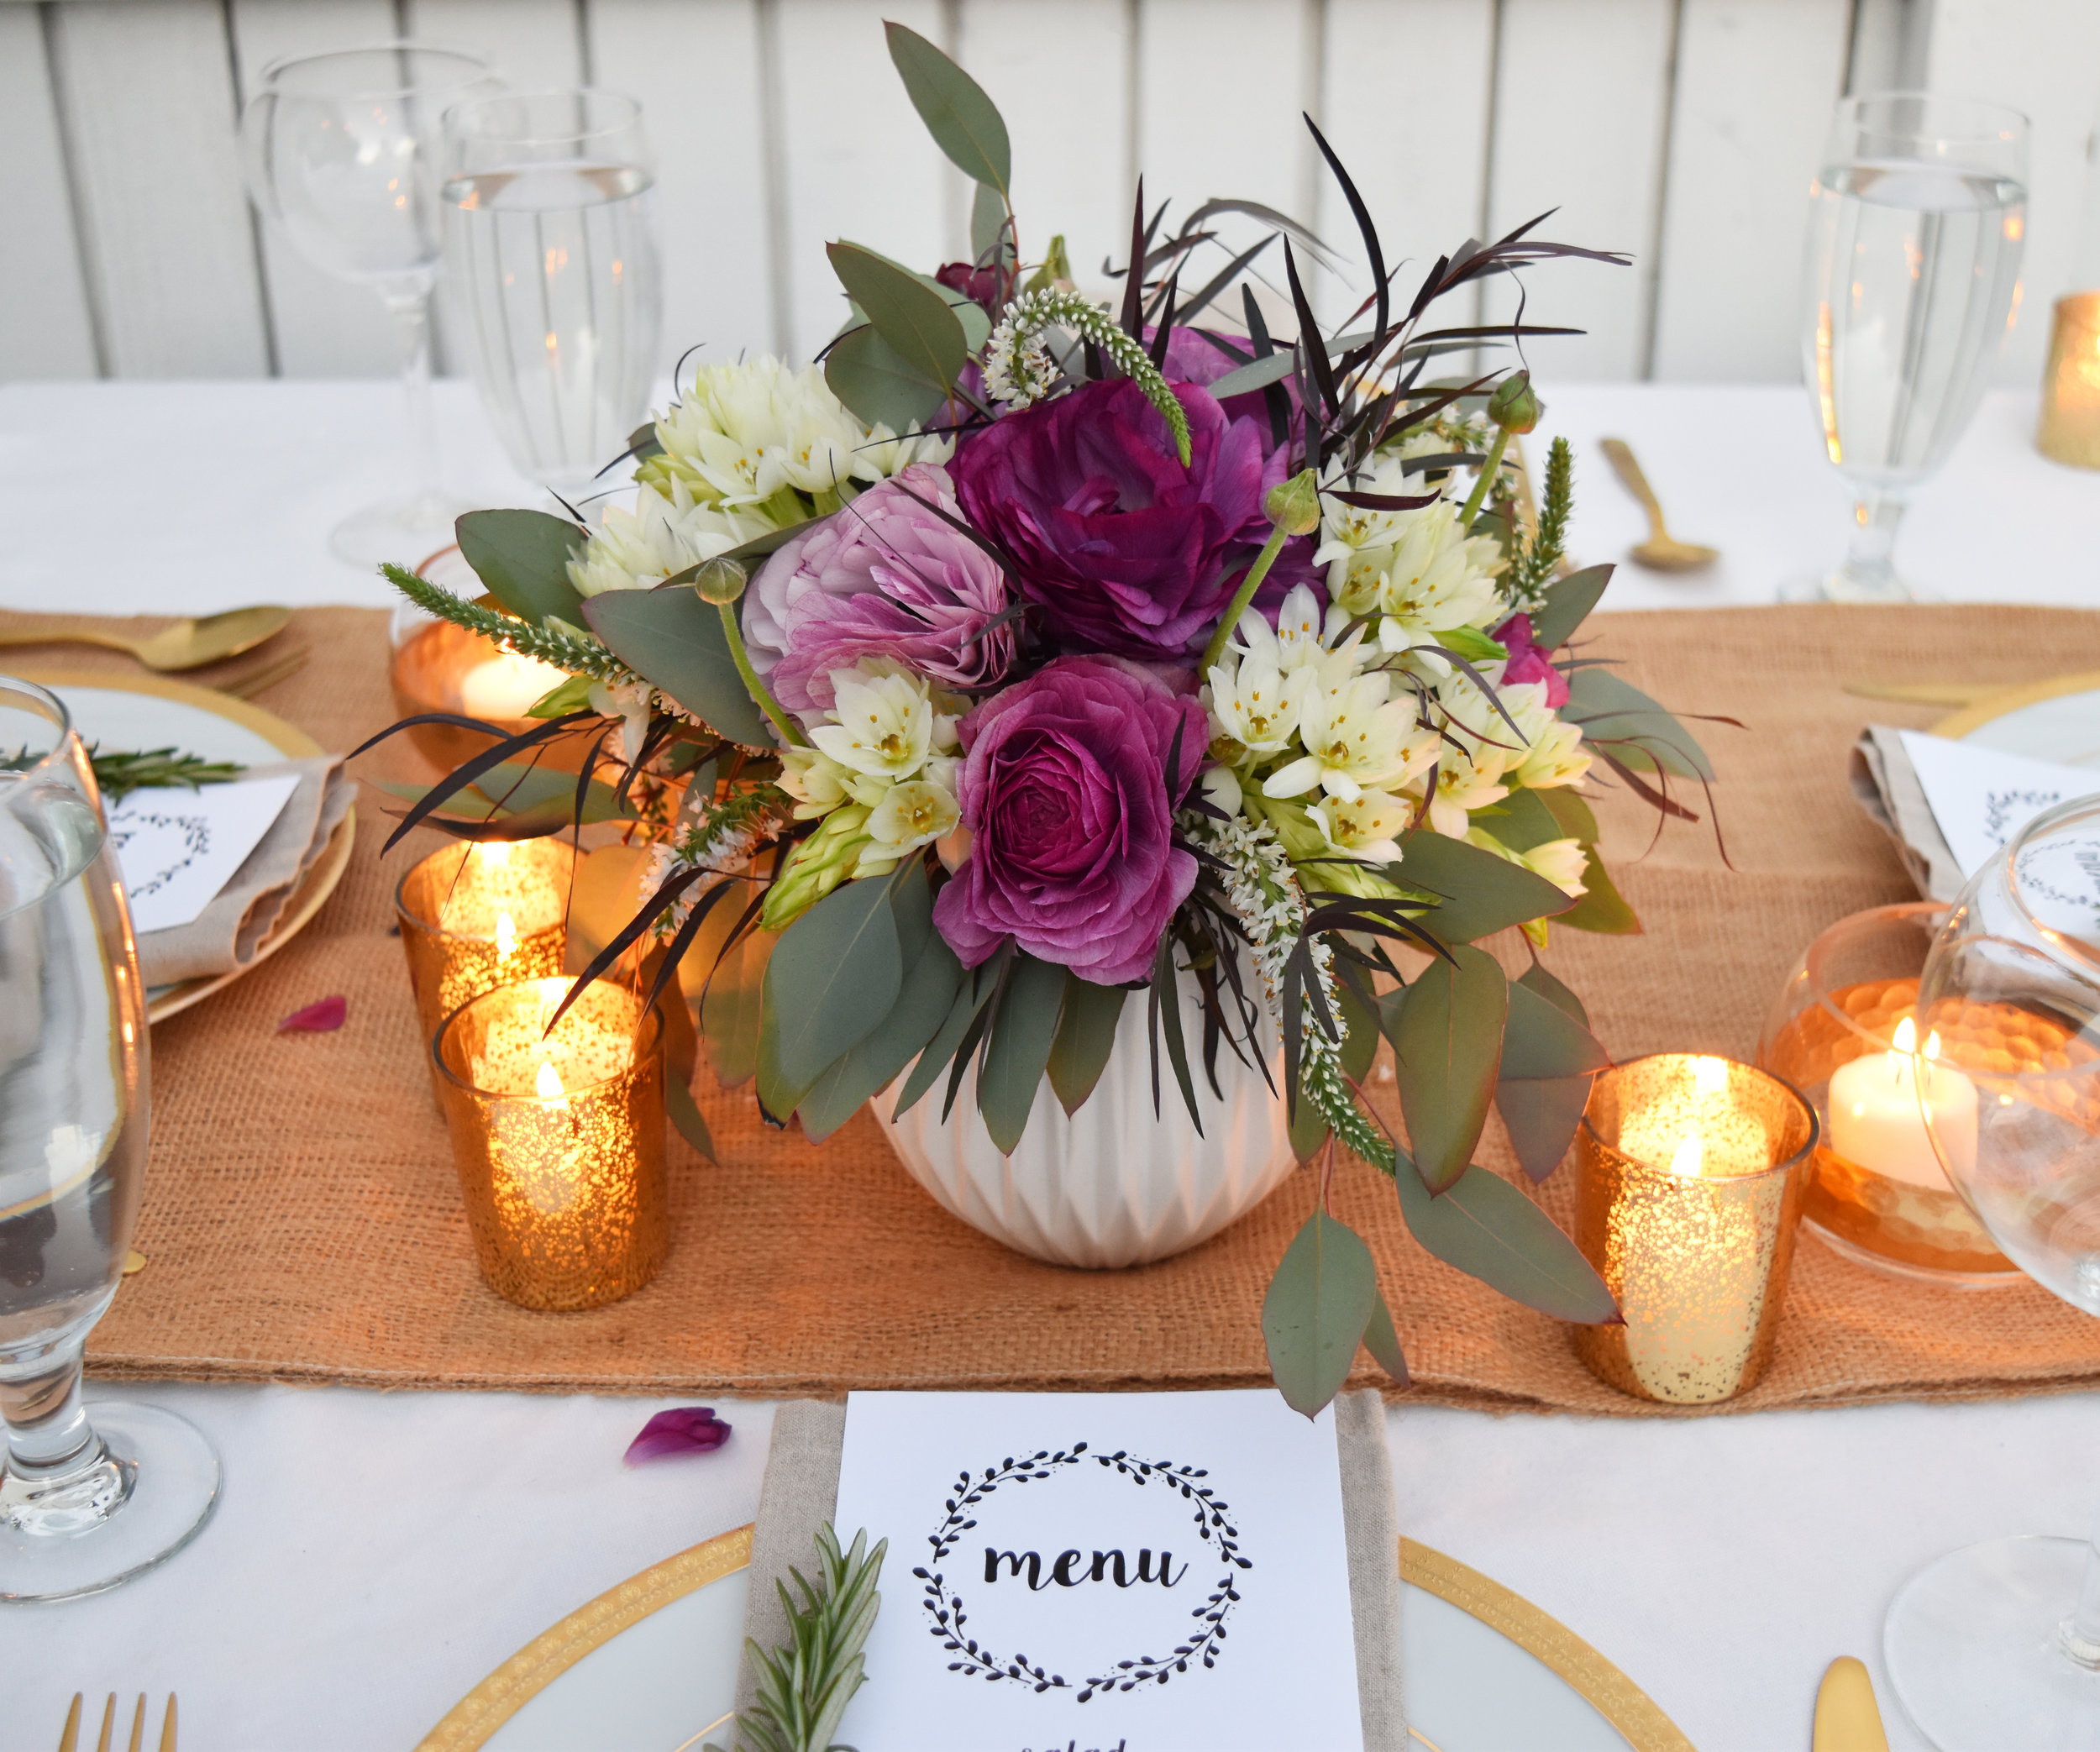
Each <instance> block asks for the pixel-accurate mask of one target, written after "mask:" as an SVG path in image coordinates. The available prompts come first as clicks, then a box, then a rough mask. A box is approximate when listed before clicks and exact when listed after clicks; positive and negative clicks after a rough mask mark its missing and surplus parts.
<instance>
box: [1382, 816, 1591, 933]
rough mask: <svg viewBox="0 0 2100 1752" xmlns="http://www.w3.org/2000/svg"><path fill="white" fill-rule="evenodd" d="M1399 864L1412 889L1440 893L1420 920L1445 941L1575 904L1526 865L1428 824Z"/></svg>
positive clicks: (1410, 840)
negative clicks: (1511, 861) (1470, 844)
mask: <svg viewBox="0 0 2100 1752" xmlns="http://www.w3.org/2000/svg"><path fill="white" fill-rule="evenodd" d="M1401 863H1402V866H1403V874H1404V877H1405V879H1406V880H1407V882H1408V884H1409V885H1410V887H1414V888H1419V889H1425V890H1426V891H1427V892H1429V893H1431V894H1436V895H1437V896H1439V897H1440V898H1439V900H1438V902H1437V905H1436V910H1434V911H1431V912H1429V913H1427V914H1425V915H1423V917H1422V920H1421V923H1422V924H1423V925H1424V926H1426V927H1427V928H1428V929H1429V930H1431V931H1434V932H1435V933H1436V935H1437V936H1440V937H1441V938H1442V939H1443V940H1444V941H1445V942H1447V943H1470V942H1474V941H1475V940H1476V939H1478V938H1480V937H1483V936H1488V935H1489V934H1491V933H1492V932H1494V931H1501V930H1504V929H1505V928H1507V927H1508V926H1511V925H1521V924H1523V923H1525V921H1528V920H1531V919H1537V918H1545V917H1549V916H1551V915H1556V914H1559V913H1564V912H1566V911H1567V910H1568V909H1569V908H1570V907H1572V905H1574V904H1575V902H1574V901H1573V900H1572V899H1571V898H1570V897H1569V896H1568V895H1567V894H1563V893H1562V891H1561V890H1560V889H1558V888H1557V887H1555V886H1554V884H1551V883H1550V882H1548V881H1547V880H1546V879H1545V878H1544V877H1543V876H1541V875H1538V874H1536V873H1534V872H1532V871H1530V870H1527V869H1526V868H1525V867H1524V866H1523V865H1522V864H1515V863H1510V862H1509V859H1508V858H1501V857H1498V856H1497V855H1496V854H1495V853H1494V852H1489V851H1486V850H1484V849H1483V848H1482V847H1478V846H1469V845H1467V843H1466V842H1465V841H1463V840H1455V839H1452V838H1451V837H1449V836H1448V835H1446V834H1441V833H1438V832H1436V831H1434V830H1433V829H1431V828H1427V827H1418V828H1417V829H1415V831H1414V832H1413V833H1411V834H1410V835H1409V836H1408V837H1407V838H1406V839H1405V840H1404V841H1403V842H1402V843H1401Z"/></svg>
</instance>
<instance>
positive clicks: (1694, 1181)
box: [1574, 1052, 1817, 1405]
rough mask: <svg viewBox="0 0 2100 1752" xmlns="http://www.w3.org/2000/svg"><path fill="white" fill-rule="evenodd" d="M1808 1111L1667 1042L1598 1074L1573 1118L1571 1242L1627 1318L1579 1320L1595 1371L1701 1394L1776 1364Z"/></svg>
mask: <svg viewBox="0 0 2100 1752" xmlns="http://www.w3.org/2000/svg"><path fill="white" fill-rule="evenodd" d="M1816 1134H1817V1122H1816V1114H1815V1109H1814V1108H1813V1107H1811V1106H1810V1105H1809V1104H1808V1102H1807V1101H1805V1100H1803V1099H1802V1097H1801V1096H1800V1095H1799V1094H1798V1093H1797V1092H1796V1091H1795V1090H1793V1089H1792V1088H1788V1085H1787V1084H1785V1083H1782V1082H1781V1081H1780V1080H1779V1079H1778V1078H1776V1077H1772V1076H1770V1075H1767V1073H1765V1072H1762V1071H1760V1070H1757V1069H1756V1068H1754V1067H1751V1066H1750V1065H1744V1064H1735V1063H1733V1062H1730V1060H1727V1059H1725V1058H1712V1057H1699V1056H1697V1055H1694V1054H1692V1053H1688V1052H1661V1053H1656V1054H1654V1055H1653V1056H1651V1057H1646V1058H1636V1059H1633V1060H1630V1062H1627V1063H1625V1064H1622V1065H1614V1067H1611V1068H1610V1069H1609V1070H1607V1071H1602V1072H1599V1073H1598V1075H1597V1078H1596V1080H1595V1082H1594V1083H1593V1084H1592V1085H1591V1088H1590V1094H1589V1104H1588V1109H1586V1110H1585V1111H1584V1113H1583V1122H1582V1124H1581V1125H1579V1126H1578V1127H1577V1128H1576V1133H1575V1159H1576V1166H1577V1176H1578V1178H1577V1182H1576V1215H1575V1241H1576V1245H1577V1246H1579V1247H1580V1248H1581V1249H1582V1250H1583V1255H1584V1256H1585V1257H1586V1258H1588V1261H1589V1262H1590V1264H1591V1265H1593V1266H1594V1267H1596V1268H1597V1271H1598V1272H1599V1274H1600V1275H1601V1276H1602V1277H1603V1278H1604V1282H1605V1283H1606V1284H1607V1285H1608V1286H1609V1288H1610V1290H1611V1293H1612V1294H1613V1295H1614V1296H1615V1297H1616V1298H1618V1301H1619V1307H1620V1313H1621V1314H1624V1316H1625V1324H1623V1325H1617V1326H1578V1327H1577V1328H1575V1329H1574V1343H1575V1349H1576V1351H1577V1353H1578V1355H1579V1356H1581V1357H1582V1359H1583V1362H1584V1363H1586V1364H1587V1365H1588V1367H1589V1370H1590V1372H1591V1373H1592V1374H1593V1375H1595V1376H1596V1377H1598V1378H1599V1380H1601V1381H1604V1382H1607V1383H1608V1384H1609V1385H1610V1386H1612V1387H1617V1388H1619V1389H1620V1391H1621V1392H1622V1393H1631V1394H1632V1395H1634V1397H1635V1398H1641V1399H1653V1400H1656V1401H1659V1402H1662V1403H1667V1404H1676V1405H1705V1404H1711V1403H1714V1401H1716V1400H1719V1399H1726V1398H1732V1397H1733V1396H1734V1395H1735V1394H1737V1393H1741V1392H1742V1391H1743V1390H1744V1389H1745V1388H1746V1387H1749V1386H1751V1384H1752V1383H1753V1382H1756V1379H1757V1377H1759V1376H1760V1375H1761V1374H1762V1373H1763V1372H1764V1370H1765V1365H1766V1364H1767V1362H1768V1361H1770V1360H1771V1356H1772V1341H1773V1339H1774V1337H1775V1335H1777V1331H1778V1326H1779V1314H1780V1309H1781V1307H1782V1304H1784V1302H1785V1301H1786V1295H1787V1271H1788V1266H1789V1265H1790V1264H1791V1263H1792V1262H1793V1235H1794V1228H1795V1225H1796V1224H1797V1223H1798V1221H1799V1220H1800V1215H1801V1197H1802V1192H1803V1187H1804V1185H1805V1183H1806V1180H1807V1177H1808V1171H1809V1161H1810V1158H1811V1156H1812V1153H1813V1151H1814V1148H1815V1141H1816Z"/></svg>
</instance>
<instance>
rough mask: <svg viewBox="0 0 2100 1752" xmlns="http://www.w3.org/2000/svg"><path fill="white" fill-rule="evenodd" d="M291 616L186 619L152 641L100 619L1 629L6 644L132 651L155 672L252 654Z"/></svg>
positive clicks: (49, 620)
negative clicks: (246, 652)
mask: <svg viewBox="0 0 2100 1752" xmlns="http://www.w3.org/2000/svg"><path fill="white" fill-rule="evenodd" d="M290 619H291V610H290V609H288V608H274V607H263V608H231V609H228V610H227V611H226V612H225V613H224V614H218V615H206V616H204V617H203V618H202V620H190V619H184V620H180V621H176V622H172V623H171V625H169V626H166V627H162V628H161V629H160V632H156V633H154V634H153V635H152V636H151V637H147V638H139V637H134V636H132V635H129V634H125V633H121V632H114V631H113V630H112V629H111V627H110V625H109V622H107V621H105V620H103V619H102V618H101V617H100V616H96V615H45V616H40V617H39V618H37V619H35V620H34V621H26V622H21V623H18V624H17V625H14V626H11V627H0V646H6V645H55V644H67V643H75V644H82V645H103V646H107V647H108V648H109V649H111V650H113V651H129V653H131V654H132V655H133V656H134V657H135V658H138V659H139V662H140V663H142V664H144V665H145V666H146V667H147V668H148V669H160V670H170V669H201V668H202V667H203V665H205V664H208V663H217V662H218V661H219V659H220V658H226V657H238V656H239V655H240V653H242V652H244V651H252V650H254V649H255V647H256V646H258V645H260V643H262V642H263V641H264V640H265V639H267V638H274V637H276V635H277V634H278V633H279V632H282V631H283V630H284V625H285V622H287V621H289V620H290Z"/></svg>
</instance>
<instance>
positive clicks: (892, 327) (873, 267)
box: [824, 244, 969, 394]
mask: <svg viewBox="0 0 2100 1752" xmlns="http://www.w3.org/2000/svg"><path fill="white" fill-rule="evenodd" d="M824 253H825V254H827V256H829V257H830V258H831V264H832V272H833V273H835V274H837V275H838V278H839V283H840V284H841V285H843V286H844V287H845V288H846V290H847V291H848V293H850V294H851V295H852V297H853V302H855V303H856V304H858V306H859V307H861V308H862V309H863V310H864V311H866V312H868V320H869V322H870V323H873V324H874V328H875V332H876V333H878V334H879V335H880V336H881V337H882V338H883V339H885V341H887V342H889V344H890V347H891V348H892V349H894V350H895V352H896V354H897V355H898V356H899V357H900V359H904V360H905V361H906V364H907V365H909V366H910V367H911V370H912V371H913V373H914V374H916V375H917V376H918V377H919V378H920V379H921V380H922V381H924V382H927V383H930V384H932V385H933V386H935V387H937V389H939V390H940V391H942V393H943V394H945V393H946V392H947V391H948V390H949V389H950V388H951V387H952V386H953V384H954V382H955V380H956V379H957V377H958V376H959V375H962V370H963V361H964V359H966V358H967V357H968V356H969V341H968V339H967V338H965V336H964V335H963V323H962V320H961V318H960V317H958V316H957V315H956V314H955V312H954V311H953V309H952V308H951V307H950V306H949V304H948V300H947V299H946V298H944V297H943V296H942V295H941V294H940V293H938V292H937V291H932V290H930V289H929V288H928V287H927V286H925V285H923V284H921V281H919V280H918V279H917V278H916V276H915V275H912V274H911V273H909V272H908V271H906V270H904V269H902V268H900V267H899V266H898V265H896V264H895V262H892V261H890V260H887V259H886V258H885V257H883V256H880V255H878V254H875V252H874V250H872V249H863V248H861V246H860V245H859V244H826V245H825V246H824Z"/></svg>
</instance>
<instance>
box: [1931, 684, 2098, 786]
mask: <svg viewBox="0 0 2100 1752" xmlns="http://www.w3.org/2000/svg"><path fill="white" fill-rule="evenodd" d="M2094 679H2095V678H2094V677H2092V676H2091V675H2078V676H2066V677H2063V678H2061V680H2059V681H2055V682H2042V683H2040V684H2038V685H2035V686H2034V687H2032V688H2021V689H2018V690H2010V691H2008V693H2006V694H2003V695H1998V696H1996V697H1995V698H1991V699H1986V700H1982V701H1979V702H1978V703H1977V705H1975V706H1970V707H1969V708H1968V709H1966V711H1960V712H1957V713H1956V714H1955V716H1953V717H1952V718H1950V719H1947V720H1945V721H1943V722H1941V723H1940V724H1936V725H1935V726H1934V730H1935V733H1937V734H1938V735H1940V736H1950V737H1959V738H1960V739H1961V741H1963V742H1975V743H1977V744H1978V745H1980V746H1981V747H1986V748H1996V749H1998V750H1999V751H2000V752H2002V753H2006V754H2024V755H2026V756H2027V757H2028V758H2029V759H2032V760H2050V761H2055V762H2056V763H2058V764H2059V765H2062V766H2072V767H2100V687H2096V686H2093V685H2091V684H2092V682H2093V681H2094ZM2066 684H2068V687H2067V689H2066V691H2062V692H2055V691H2052V690H2055V689H2056V688H2059V687H2062V686H2065V685H2066Z"/></svg>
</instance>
